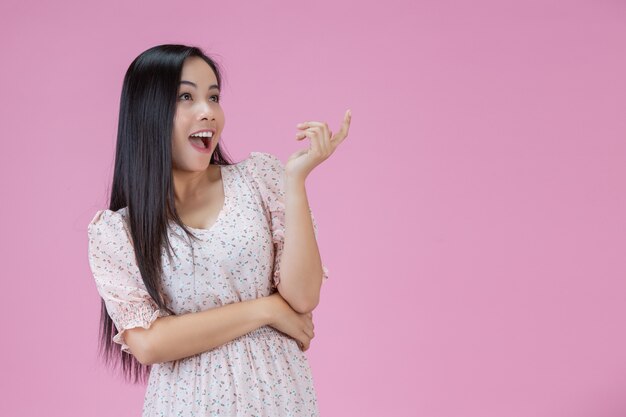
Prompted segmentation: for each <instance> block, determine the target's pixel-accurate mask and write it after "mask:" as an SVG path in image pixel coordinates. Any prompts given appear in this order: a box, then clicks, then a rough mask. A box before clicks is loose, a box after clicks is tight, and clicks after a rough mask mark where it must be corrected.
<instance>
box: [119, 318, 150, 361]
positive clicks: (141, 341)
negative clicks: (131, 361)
mask: <svg viewBox="0 0 626 417" xmlns="http://www.w3.org/2000/svg"><path fill="white" fill-rule="evenodd" d="M123 337H124V341H125V343H126V344H127V345H128V347H129V348H130V353H131V354H132V355H133V356H134V357H135V359H137V361H138V362H139V363H140V364H142V365H152V364H154V363H156V361H155V359H154V353H153V350H152V348H151V344H150V342H149V341H148V332H147V330H146V329H144V328H141V327H136V328H132V329H127V330H125V331H124V336H123Z"/></svg>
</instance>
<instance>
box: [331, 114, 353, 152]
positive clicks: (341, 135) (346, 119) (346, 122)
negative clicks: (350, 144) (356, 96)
mask: <svg viewBox="0 0 626 417" xmlns="http://www.w3.org/2000/svg"><path fill="white" fill-rule="evenodd" d="M351 121H352V111H351V110H349V109H348V110H347V111H346V113H345V115H344V116H343V122H342V123H341V129H339V132H337V133H335V137H333V138H332V139H331V140H332V142H333V143H334V144H335V145H339V144H340V143H341V142H343V141H344V139H345V138H346V137H347V136H348V131H349V130H350V122H351Z"/></svg>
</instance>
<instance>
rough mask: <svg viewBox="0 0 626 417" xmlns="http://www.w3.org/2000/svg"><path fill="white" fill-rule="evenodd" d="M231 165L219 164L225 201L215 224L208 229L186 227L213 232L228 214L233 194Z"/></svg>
mask: <svg viewBox="0 0 626 417" xmlns="http://www.w3.org/2000/svg"><path fill="white" fill-rule="evenodd" d="M230 166H231V165H218V167H219V169H220V175H221V177H222V188H223V192H224V203H223V204H222V208H221V209H220V211H219V213H218V214H217V217H216V219H215V221H214V222H213V224H212V225H211V226H209V227H208V228H207V229H204V228H202V229H201V228H197V227H191V226H188V225H185V227H186V228H187V229H189V230H191V231H192V232H194V233H195V234H202V235H204V234H209V233H211V232H212V231H213V230H214V229H215V228H216V227H217V226H218V225H219V224H220V223H221V222H222V220H223V218H224V216H225V215H226V212H227V211H228V209H229V207H230V202H231V201H230V200H231V196H230V192H231V190H230V169H229V168H230Z"/></svg>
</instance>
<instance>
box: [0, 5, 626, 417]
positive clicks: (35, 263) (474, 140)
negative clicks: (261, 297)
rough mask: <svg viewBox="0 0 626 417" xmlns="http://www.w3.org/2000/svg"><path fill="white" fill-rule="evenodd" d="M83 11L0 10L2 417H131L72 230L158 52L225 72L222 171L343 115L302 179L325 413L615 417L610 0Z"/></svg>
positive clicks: (619, 288)
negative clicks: (138, 73) (131, 89)
mask: <svg viewBox="0 0 626 417" xmlns="http://www.w3.org/2000/svg"><path fill="white" fill-rule="evenodd" d="M90 3H91V4H87V2H82V1H71V2H70V1H57V2H44V1H39V2H34V1H20V2H17V1H15V0H12V1H3V2H2V4H1V5H0V16H1V17H0V23H1V25H0V31H1V39H2V43H1V45H2V65H1V66H0V71H1V76H0V83H1V85H0V87H1V91H2V94H1V95H0V100H1V101H0V103H1V110H2V111H1V112H0V115H1V116H0V117H1V121H2V125H1V126H2V152H0V154H1V155H2V156H1V158H2V161H1V164H0V169H1V170H2V172H1V180H2V188H1V189H2V192H3V198H2V201H3V204H2V216H0V222H2V224H1V225H2V233H1V236H2V237H1V239H2V248H1V249H2V250H1V252H0V253H2V258H3V265H4V270H3V272H2V279H1V280H0V285H1V288H0V290H1V294H2V303H1V306H2V307H1V308H2V311H1V314H0V321H1V325H2V343H1V344H0V346H1V347H0V348H1V349H2V377H1V381H2V385H3V386H2V387H0V388H2V389H1V391H0V392H2V393H3V394H2V401H0V415H2V416H64V417H68V416H114V415H115V416H138V415H140V412H141V406H142V403H143V392H144V389H145V388H144V387H143V386H132V385H125V384H124V383H123V382H122V380H121V379H120V378H117V377H116V376H115V375H114V374H113V373H111V372H109V371H108V370H107V369H106V368H104V366H103V365H102V363H101V362H100V360H99V359H98V358H97V356H96V347H97V345H96V343H97V331H98V319H99V308H100V301H99V297H98V294H97V292H96V289H95V284H94V282H93V278H92V276H91V275H90V270H89V266H88V261H87V234H86V227H87V224H88V222H89V220H91V218H92V217H93V215H94V213H95V212H96V210H98V209H100V208H105V207H106V205H107V200H106V197H107V192H108V186H109V184H110V177H111V175H112V171H113V169H112V162H113V157H114V147H115V136H116V127H117V125H116V123H117V112H118V110H119V107H118V106H119V97H120V92H121V86H122V79H123V76H124V72H125V71H126V69H127V67H128V65H129V64H130V62H131V61H132V60H133V59H134V58H135V57H136V56H137V55H138V54H139V53H141V52H142V51H144V50H145V49H147V48H149V47H151V46H154V45H157V44H161V43H185V44H194V45H198V46H201V47H202V48H204V49H205V50H206V52H207V53H209V54H211V55H213V56H215V57H216V58H217V59H218V61H219V62H220V63H222V64H223V66H224V69H225V87H224V91H223V95H222V100H223V106H224V109H225V114H226V129H225V131H224V134H223V139H222V143H224V144H225V145H226V149H227V150H228V151H229V152H230V154H231V155H232V156H233V157H234V158H235V160H240V159H242V158H244V157H245V156H247V155H248V153H249V152H250V151H264V152H270V153H273V154H275V155H277V156H278V157H279V158H281V160H282V161H283V162H284V161H286V159H287V157H288V156H289V155H290V154H291V153H293V152H295V151H296V150H298V149H301V148H302V147H303V146H307V145H305V144H304V143H301V142H296V141H295V140H294V139H293V136H294V133H295V131H296V130H295V125H296V124H297V123H298V122H301V121H306V120H318V121H327V122H328V123H329V124H330V126H331V129H333V128H334V129H337V128H338V125H339V122H340V121H341V117H342V116H343V112H344V111H345V110H346V109H347V108H351V109H352V114H353V117H352V127H351V131H350V135H349V137H348V139H347V140H346V142H345V143H344V144H343V145H342V146H341V147H340V148H339V149H338V150H337V152H336V153H335V154H334V155H333V156H332V157H331V158H330V159H329V160H327V161H326V162H324V163H323V164H322V165H320V166H319V167H318V168H317V169H316V170H315V171H314V172H313V173H312V174H311V176H310V177H309V179H308V181H307V188H308V193H309V200H310V203H311V207H312V209H313V211H314V212H315V214H316V219H317V221H318V224H319V245H320V251H321V254H322V257H323V260H324V262H325V264H326V265H327V266H328V268H329V270H330V273H331V274H330V279H329V281H328V282H327V283H326V284H325V286H324V289H323V292H322V300H321V303H320V305H319V307H318V308H317V310H316V311H315V317H314V319H315V324H316V328H315V329H316V337H315V339H314V340H313V342H312V344H311V349H310V350H309V351H308V352H307V355H308V357H309V358H310V361H311V365H312V369H313V373H314V378H315V385H316V388H317V393H318V400H319V405H320V410H321V413H322V416H364V417H367V416H394V417H396V416H424V417H528V416H533V417H555V416H567V417H588V416H593V417H613V416H625V415H626V336H625V334H624V328H625V326H624V321H625V317H626V284H625V280H624V279H625V277H626V263H625V262H624V260H625V258H626V256H625V252H626V237H625V236H626V234H625V232H626V217H625V216H624V213H626V187H625V181H624V179H625V175H626V135H625V134H626V117H625V113H624V110H625V108H626V100H625V97H626V77H625V76H624V74H626V5H625V4H624V3H623V2H619V1H609V0H600V1H595V0H594V1H591V0H589V1H571V2H557V1H553V0H542V1H537V0H533V1H528V0H524V1H517V2H510V1H507V2H503V1H495V0H493V1H485V0H475V1H471V2H470V1H468V2H450V1H434V0H433V1H404V2H400V1H384V2H370V3H368V4H364V2H362V1H356V0H354V1H343V2H337V1H328V0H325V1H316V2H306V3H305V2H297V3H296V2H289V1H280V2H279V1H271V2H270V1H260V2H225V1H220V2H215V1H214V2H208V1H188V2H182V3H181V2H164V1H153V2H142V3H139V2H127V1H116V2H111V1H107V2H100V3H95V2H90Z"/></svg>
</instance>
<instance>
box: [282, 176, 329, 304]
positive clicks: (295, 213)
mask: <svg viewBox="0 0 626 417" xmlns="http://www.w3.org/2000/svg"><path fill="white" fill-rule="evenodd" d="M284 233H285V242H284V247H283V252H282V257H281V260H280V274H281V275H280V281H281V287H282V288H281V294H282V295H283V297H284V298H285V299H286V300H287V301H288V302H289V303H290V304H291V305H292V307H293V308H294V309H295V310H297V311H299V312H300V313H305V312H309V311H311V310H313V309H314V308H315V306H317V304H318V302H319V295H320V288H321V285H322V275H323V271H322V260H321V257H320V253H319V248H318V246H317V240H316V238H315V231H314V229H313V222H312V219H311V212H310V207H309V202H308V199H307V195H306V188H305V184H304V180H301V179H295V178H290V177H288V176H287V177H286V178H285V232H284Z"/></svg>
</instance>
